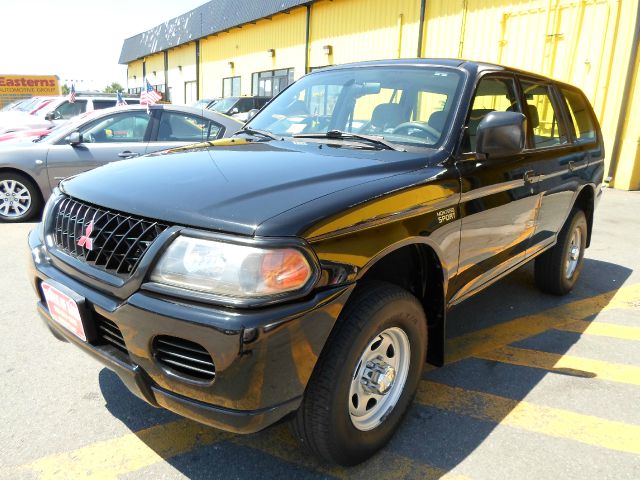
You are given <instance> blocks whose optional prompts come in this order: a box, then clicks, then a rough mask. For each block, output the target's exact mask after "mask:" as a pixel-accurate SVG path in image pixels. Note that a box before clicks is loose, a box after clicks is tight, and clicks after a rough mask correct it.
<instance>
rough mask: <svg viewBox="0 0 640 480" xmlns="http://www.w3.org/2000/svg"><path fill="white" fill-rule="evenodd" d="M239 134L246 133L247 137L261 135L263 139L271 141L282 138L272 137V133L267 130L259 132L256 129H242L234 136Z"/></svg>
mask: <svg viewBox="0 0 640 480" xmlns="http://www.w3.org/2000/svg"><path fill="white" fill-rule="evenodd" d="M239 133H248V134H249V135H262V136H263V137H267V138H269V139H271V140H282V137H279V136H277V135H274V134H273V133H271V132H269V131H267V130H259V129H257V128H251V127H244V128H243V129H242V130H238V131H237V132H236V133H234V135H237V134H239Z"/></svg>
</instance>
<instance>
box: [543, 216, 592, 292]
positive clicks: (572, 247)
mask: <svg viewBox="0 0 640 480" xmlns="http://www.w3.org/2000/svg"><path fill="white" fill-rule="evenodd" d="M586 246H587V218H586V217H585V215H584V212H583V211H582V210H578V209H574V210H573V211H572V212H571V215H570V216H569V219H568V220H567V223H566V224H565V226H564V227H563V228H562V230H561V231H560V234H559V235H558V243H556V244H555V246H553V247H552V248H551V249H550V250H547V251H546V252H544V253H543V254H542V255H540V256H538V257H537V258H536V260H535V267H534V274H535V279H536V284H537V285H538V288H539V289H540V290H542V291H543V292H546V293H552V294H554V295H565V294H567V293H569V292H570V291H571V290H572V289H573V286H574V285H575V284H576V282H577V281H578V277H579V276H580V272H581V271H582V263H583V260H584V250H585V248H586Z"/></svg>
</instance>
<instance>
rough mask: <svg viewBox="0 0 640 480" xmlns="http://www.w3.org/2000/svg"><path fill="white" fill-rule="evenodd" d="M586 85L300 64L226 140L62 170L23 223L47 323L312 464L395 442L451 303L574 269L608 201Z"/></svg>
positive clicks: (464, 66) (444, 67)
mask: <svg viewBox="0 0 640 480" xmlns="http://www.w3.org/2000/svg"><path fill="white" fill-rule="evenodd" d="M603 158H604V150H603V144H602V135H601V132H600V129H599V126H598V123H597V121H596V118H595V116H594V114H593V111H592V109H591V107H590V105H589V103H588V101H587V100H586V99H585V97H584V95H583V94H582V93H581V92H580V90H578V89H577V88H575V87H572V86H571V85H566V84H563V83H560V82H555V81H552V80H549V79H547V78H543V77H540V76H537V75H534V74H530V73H525V72H521V71H515V70H511V69H508V68H503V67H500V66H496V65H489V64H479V63H472V62H465V61H460V60H429V59H417V60H393V61H378V62H366V63H359V64H353V65H344V66H339V67H333V68H326V69H323V70H319V71H317V72H314V73H311V74H309V75H307V76H305V77H303V78H302V79H301V80H299V81H298V82H296V83H294V84H293V85H291V86H290V87H289V88H287V89H286V90H285V91H283V92H282V93H281V94H280V95H279V96H278V97H276V98H275V99H274V100H273V101H272V102H271V103H269V104H268V105H267V106H266V107H265V108H264V109H263V110H262V111H261V112H260V113H259V114H258V115H257V116H256V117H255V118H253V119H252V120H251V121H250V122H249V123H248V125H247V126H246V127H245V128H244V129H243V130H241V131H240V132H239V133H238V134H236V136H235V137H233V138H230V139H224V140H219V141H213V142H210V143H209V142H207V143H203V144H196V145H192V146H189V147H183V148H180V149H177V150H173V151H169V152H163V153H157V154H152V155H149V156H146V157H140V158H138V159H133V160H131V161H127V162H118V163H114V164H111V165H107V166H105V167H102V168H98V169H96V170H93V171H91V172H88V173H84V174H82V175H79V176H77V177H74V178H71V179H68V180H66V181H63V182H62V184H61V185H60V188H59V191H58V192H57V193H56V194H55V195H53V197H52V198H51V199H50V201H49V202H48V203H47V206H46V209H45V213H44V216H43V219H42V222H41V224H40V225H39V226H38V228H37V229H35V230H34V231H33V232H32V233H31V234H30V236H29V246H30V248H31V252H32V256H33V271H32V279H33V285H34V287H35V290H36V292H37V293H38V296H39V301H38V311H39V313H40V314H41V316H42V317H43V319H44V320H45V322H46V324H47V325H48V326H49V328H50V329H51V331H52V332H53V334H54V335H55V336H56V337H58V338H60V339H65V340H67V341H69V342H71V343H73V344H75V345H76V346H78V347H80V348H82V349H83V350H85V351H86V352H88V353H90V354H91V355H92V356H94V357H95V358H97V359H98V360H99V361H100V362H102V363H104V364H105V365H107V366H108V367H109V368H111V369H113V370H114V371H115V372H116V373H117V374H118V375H119V376H120V377H121V378H122V380H123V381H124V383H125V384H126V385H127V386H128V388H129V389H131V391H133V392H134V393H135V394H136V395H138V396H139V397H140V398H143V399H144V400H146V401H147V402H149V403H150V404H152V405H156V406H162V407H165V408H167V409H169V410H172V411H174V412H177V413H179V414H181V415H184V416H186V417H189V418H192V419H195V420H197V421H200V422H203V423H207V424H209V425H213V426H215V427H218V428H221V429H225V430H229V431H233V432H240V433H249V432H255V431H258V430H260V429H263V428H265V427H267V426H268V425H271V424H273V423H274V422H276V421H278V420H280V419H282V418H284V417H285V416H291V417H292V425H293V429H294V431H295V432H296V434H297V436H298V438H299V439H300V441H301V442H302V443H304V444H306V445H307V446H308V447H309V448H310V449H311V450H313V451H314V452H315V453H316V454H317V455H319V456H320V457H322V458H323V459H325V460H327V461H330V462H336V463H340V464H344V465H350V464H355V463H358V462H360V461H362V460H364V459H366V458H367V457H369V456H370V455H372V454H373V453H374V452H375V451H376V450H378V449H379V448H381V447H382V446H383V445H384V444H385V443H386V442H387V441H388V440H389V438H390V437H391V435H392V434H393V432H394V430H395V429H396V427H397V426H398V424H399V422H400V420H401V418H402V416H403V414H404V413H405V411H406V410H407V408H408V406H409V404H410V402H411V399H412V396H413V394H414V392H415V391H416V387H417V385H418V382H419V381H420V375H421V372H422V369H423V365H424V363H425V361H429V362H431V363H433V364H437V365H438V364H442V363H443V361H444V351H443V347H444V340H445V330H446V329H445V321H446V312H447V309H448V308H449V307H450V306H452V305H455V304H457V303H459V302H461V301H462V300H464V299H466V298H468V297H469V296H471V295H473V294H475V293H477V292H479V291H480V290H482V289H483V288H484V287H486V286H487V285H490V284H491V283H492V282H495V281H496V280H497V279H499V278H501V277H502V276H504V275H506V274H507V273H509V272H512V271H513V270H514V269H516V268H518V267H519V266H521V265H523V264H525V263H526V262H528V261H529V260H531V259H533V258H535V279H536V282H537V284H538V285H539V286H540V288H542V289H543V290H544V291H546V292H549V293H553V294H565V293H567V292H568V291H570V290H571V288H572V287H573V285H574V284H575V282H576V280H577V278H578V276H579V274H580V270H581V267H582V260H583V254H584V249H585V248H586V247H587V246H588V245H589V241H590V238H591V228H592V224H593V213H594V207H595V205H596V203H597V201H598V199H599V198H600V195H601V193H602V190H601V187H602V179H603Z"/></svg>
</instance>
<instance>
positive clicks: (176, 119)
mask: <svg viewBox="0 0 640 480" xmlns="http://www.w3.org/2000/svg"><path fill="white" fill-rule="evenodd" d="M220 129H221V127H220V125H218V124H217V123H214V122H212V121H210V120H205V119H204V118H200V117H194V116H191V115H186V114H183V113H177V112H162V120H160V126H159V127H158V139H157V141H159V142H194V143H196V142H202V141H204V140H215V139H216V138H218V135H219V134H220Z"/></svg>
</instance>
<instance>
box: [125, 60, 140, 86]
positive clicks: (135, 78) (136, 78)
mask: <svg viewBox="0 0 640 480" xmlns="http://www.w3.org/2000/svg"><path fill="white" fill-rule="evenodd" d="M141 86H142V60H136V61H134V62H131V63H130V64H129V65H128V67H127V88H140V87H141Z"/></svg>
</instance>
